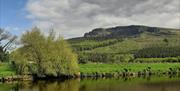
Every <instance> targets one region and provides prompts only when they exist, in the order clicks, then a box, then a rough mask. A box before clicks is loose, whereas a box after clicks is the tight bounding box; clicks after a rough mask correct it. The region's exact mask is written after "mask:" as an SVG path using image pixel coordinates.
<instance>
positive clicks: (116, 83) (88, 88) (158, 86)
mask: <svg viewBox="0 0 180 91" xmlns="http://www.w3.org/2000/svg"><path fill="white" fill-rule="evenodd" d="M0 91H180V77H139V78H138V77H136V78H98V79H97V78H91V79H89V78H88V79H87V78H86V79H71V80H65V81H62V80H49V81H18V82H17V81H16V82H6V83H0Z"/></svg>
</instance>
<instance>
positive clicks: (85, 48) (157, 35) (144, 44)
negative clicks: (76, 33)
mask: <svg viewBox="0 0 180 91" xmlns="http://www.w3.org/2000/svg"><path fill="white" fill-rule="evenodd" d="M69 42H70V43H71V45H72V47H73V49H74V50H75V51H76V52H77V53H78V56H79V60H80V61H83V62H84V61H85V62H87V61H92V62H105V61H107V62H108V61H111V62H114V61H117V60H120V59H122V60H125V59H123V58H129V59H127V60H130V59H131V58H134V55H135V54H136V53H138V52H139V51H141V52H142V51H143V50H144V49H148V50H151V48H154V47H159V48H161V50H166V49H167V48H168V49H170V50H171V49H173V51H175V52H173V53H174V55H173V56H172V55H171V56H168V55H169V54H170V53H166V56H163V57H174V56H180V55H179V54H177V53H180V50H179V47H180V29H170V28H158V27H148V26H140V25H131V26H117V27H113V28H97V29H94V30H92V31H91V32H89V33H85V34H84V37H80V38H73V39H69ZM159 48H156V49H159ZM154 49H155V48H154ZM146 51H147V50H146ZM155 52H156V53H157V52H163V51H158V50H156V51H153V52H149V53H150V54H151V53H152V54H153V53H155ZM166 52H168V51H166ZM171 52H172V50H171ZM176 52H177V53H176ZM141 54H142V53H141ZM150 54H149V55H150ZM159 54H160V53H159ZM171 54H172V53H171ZM159 57H162V56H159ZM108 58H109V59H108ZM105 59H107V60H105Z"/></svg>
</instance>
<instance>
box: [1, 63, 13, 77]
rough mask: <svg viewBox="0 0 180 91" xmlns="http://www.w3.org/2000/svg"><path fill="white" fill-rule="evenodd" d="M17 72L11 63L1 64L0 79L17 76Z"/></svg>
mask: <svg viewBox="0 0 180 91" xmlns="http://www.w3.org/2000/svg"><path fill="white" fill-rule="evenodd" d="M15 74H16V71H15V70H14V68H13V67H12V65H11V64H9V63H0V77H4V76H11V75H15Z"/></svg>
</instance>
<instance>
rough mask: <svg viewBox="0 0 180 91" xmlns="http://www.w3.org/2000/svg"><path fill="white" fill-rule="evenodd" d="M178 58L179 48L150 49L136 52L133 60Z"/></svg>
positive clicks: (179, 54)
mask: <svg viewBox="0 0 180 91" xmlns="http://www.w3.org/2000/svg"><path fill="white" fill-rule="evenodd" d="M177 56H180V47H179V46H177V47H150V48H143V49H141V50H139V51H137V52H136V53H135V55H134V57H135V58H165V57H177Z"/></svg>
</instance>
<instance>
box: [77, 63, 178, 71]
mask: <svg viewBox="0 0 180 91" xmlns="http://www.w3.org/2000/svg"><path fill="white" fill-rule="evenodd" d="M147 67H151V70H152V71H153V72H157V71H161V72H164V71H168V70H169V68H172V69H173V68H180V63H132V64H131V63H129V64H80V71H81V72H83V73H93V72H98V73H104V72H107V73H111V72H117V71H118V72H122V71H124V68H126V69H131V71H132V72H138V71H143V70H144V69H146V68H147Z"/></svg>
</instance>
